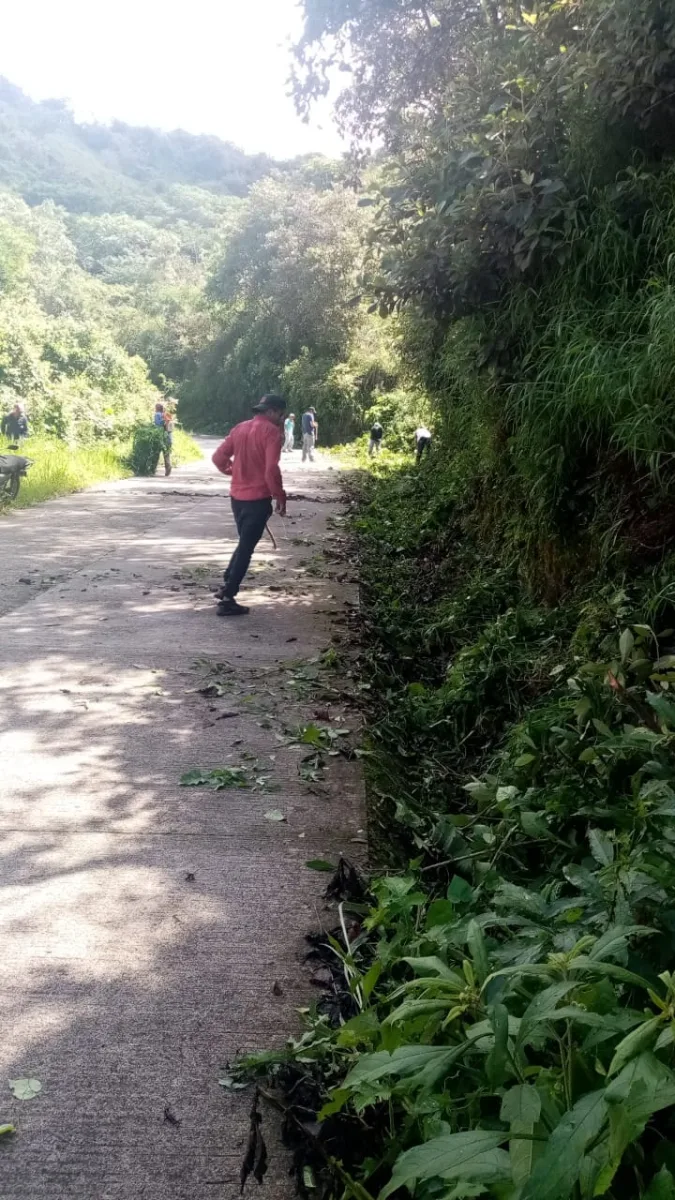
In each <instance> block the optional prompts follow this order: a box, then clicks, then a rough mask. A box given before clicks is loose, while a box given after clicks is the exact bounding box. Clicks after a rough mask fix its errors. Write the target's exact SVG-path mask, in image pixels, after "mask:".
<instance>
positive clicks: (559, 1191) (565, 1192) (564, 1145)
mask: <svg viewBox="0 0 675 1200" xmlns="http://www.w3.org/2000/svg"><path fill="white" fill-rule="evenodd" d="M607 1115H608V1114H607V1104H606V1102H605V1096H604V1090H602V1089H600V1090H599V1091H596V1092H588V1093H587V1094H586V1095H585V1096H582V1097H581V1099H580V1100H578V1101H577V1103H576V1104H575V1105H574V1108H572V1109H570V1110H569V1112H566V1113H565V1115H564V1116H563V1117H562V1118H561V1120H560V1121H559V1122H558V1124H557V1125H556V1127H555V1129H554V1130H553V1132H552V1133H551V1136H550V1137H549V1139H548V1142H547V1143H546V1146H545V1148H544V1151H543V1153H542V1155H541V1158H539V1159H537V1162H536V1164H535V1166H534V1170H533V1171H532V1174H531V1175H530V1178H529V1179H528V1181H527V1183H526V1184H525V1187H524V1188H523V1192H522V1196H521V1200H567V1198H568V1197H569V1196H571V1194H572V1191H573V1189H574V1185H575V1183H576V1182H577V1179H578V1178H579V1173H580V1171H581V1161H582V1158H583V1155H584V1151H585V1150H586V1147H587V1146H588V1144H589V1143H590V1142H591V1140H592V1139H593V1138H595V1137H596V1136H597V1134H598V1133H599V1132H600V1130H601V1129H602V1127H603V1125H604V1123H605V1121H606V1120H607Z"/></svg>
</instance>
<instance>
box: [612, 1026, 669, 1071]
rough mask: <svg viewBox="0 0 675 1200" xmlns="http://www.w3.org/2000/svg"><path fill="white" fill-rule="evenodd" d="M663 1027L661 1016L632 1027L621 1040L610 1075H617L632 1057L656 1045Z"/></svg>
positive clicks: (615, 1052) (613, 1059)
mask: <svg viewBox="0 0 675 1200" xmlns="http://www.w3.org/2000/svg"><path fill="white" fill-rule="evenodd" d="M662 1028H663V1020H662V1018H661V1017H652V1018H651V1020H649V1021H643V1023H642V1024H641V1025H638V1027H637V1029H631V1031H630V1033H627V1034H626V1036H625V1038H622V1039H621V1041H620V1042H619V1044H618V1046H617V1048H616V1050H615V1051H614V1057H613V1058H612V1061H611V1063H610V1064H609V1071H608V1072H607V1074H608V1075H616V1073H617V1071H620V1070H621V1068H622V1067H625V1065H626V1063H627V1062H630V1060H631V1058H635V1057H636V1056H637V1055H638V1054H641V1053H642V1051H643V1050H649V1049H651V1047H652V1046H653V1045H654V1043H655V1041H656V1039H657V1037H658V1036H659V1033H660V1032H661V1029H662Z"/></svg>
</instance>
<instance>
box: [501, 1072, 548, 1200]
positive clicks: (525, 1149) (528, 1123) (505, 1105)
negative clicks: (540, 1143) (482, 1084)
mask: <svg viewBox="0 0 675 1200" xmlns="http://www.w3.org/2000/svg"><path fill="white" fill-rule="evenodd" d="M540 1115H541V1096H540V1095H539V1092H538V1091H537V1089H536V1088H533V1087H531V1086H530V1084H527V1083H522V1084H518V1085H517V1086H516V1087H512V1088H511V1089H510V1091H508V1092H507V1093H506V1095H505V1096H504V1099H503V1100H502V1108H501V1113H500V1116H501V1119H502V1121H506V1122H507V1123H508V1124H509V1126H510V1129H509V1132H510V1134H511V1135H512V1136H511V1139H510V1141H509V1156H510V1158H511V1171H512V1174H513V1182H514V1184H515V1185H516V1187H520V1186H521V1185H522V1184H524V1183H525V1182H526V1180H527V1179H529V1177H530V1174H531V1172H532V1165H533V1162H534V1156H535V1152H536V1150H537V1143H536V1142H535V1141H534V1140H533V1138H532V1134H533V1133H534V1127H535V1125H536V1123H537V1121H538V1120H539V1117H540Z"/></svg>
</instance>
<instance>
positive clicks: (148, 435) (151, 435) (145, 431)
mask: <svg viewBox="0 0 675 1200" xmlns="http://www.w3.org/2000/svg"><path fill="white" fill-rule="evenodd" d="M165 445H166V434H165V433H164V430H163V429H158V428H157V426H155V425H147V424H145V423H143V424H138V425H136V426H135V428H134V432H133V442H132V446H131V455H130V457H129V466H130V467H131V469H132V471H133V473H134V475H154V474H155V471H156V470H157V464H158V462H159V456H160V454H161V453H162V451H163V450H164V448H165Z"/></svg>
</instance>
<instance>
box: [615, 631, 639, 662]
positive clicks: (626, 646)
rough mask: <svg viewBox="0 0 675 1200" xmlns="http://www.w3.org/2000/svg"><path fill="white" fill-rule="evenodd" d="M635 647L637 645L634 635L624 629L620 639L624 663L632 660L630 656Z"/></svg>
mask: <svg viewBox="0 0 675 1200" xmlns="http://www.w3.org/2000/svg"><path fill="white" fill-rule="evenodd" d="M634 645H635V637H634V635H633V632H632V630H630V629H624V631H623V633H622V634H621V637H620V638H619V652H620V654H621V661H622V662H626V661H627V659H629V658H630V655H631V652H632V650H633V646H634Z"/></svg>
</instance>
